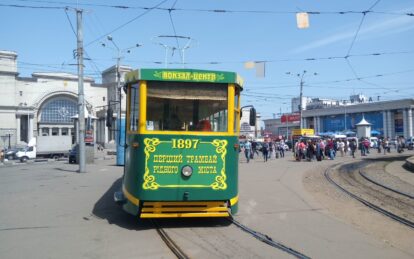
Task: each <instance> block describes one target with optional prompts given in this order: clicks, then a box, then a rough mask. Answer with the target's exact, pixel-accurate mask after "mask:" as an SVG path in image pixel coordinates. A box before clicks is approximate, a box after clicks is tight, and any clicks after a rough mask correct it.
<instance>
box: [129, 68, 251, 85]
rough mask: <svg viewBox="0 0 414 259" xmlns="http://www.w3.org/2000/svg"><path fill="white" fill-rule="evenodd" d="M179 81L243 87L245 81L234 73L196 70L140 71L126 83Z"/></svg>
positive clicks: (132, 75) (130, 76)
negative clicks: (135, 81) (137, 81)
mask: <svg viewBox="0 0 414 259" xmlns="http://www.w3.org/2000/svg"><path fill="white" fill-rule="evenodd" d="M132 80H149V81H178V82H196V83H228V84H231V83H235V84H238V85H240V86H242V85H243V79H242V78H241V77H240V76H239V75H238V74H237V73H234V72H225V71H213V70H196V69H140V70H135V71H133V72H131V73H129V74H127V76H126V81H132Z"/></svg>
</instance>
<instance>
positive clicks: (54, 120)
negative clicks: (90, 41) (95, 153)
mask: <svg viewBox="0 0 414 259" xmlns="http://www.w3.org/2000/svg"><path fill="white" fill-rule="evenodd" d="M17 63H18V62H17V53H15V52H12V51H0V88H1V93H2V95H1V96H0V136H1V139H0V148H4V147H6V148H7V147H9V146H12V147H14V146H24V145H25V144H27V143H28V141H29V140H30V139H31V138H32V137H35V136H38V135H55V136H60V135H71V136H73V142H75V139H76V132H74V131H75V123H74V119H73V117H76V115H77V113H78V77H77V75H73V74H69V73H56V72H53V73H33V74H32V77H19V73H18V66H17ZM114 70H115V71H116V67H115V68H114V67H112V68H109V69H107V70H105V71H104V72H103V74H102V77H103V83H102V84H97V83H95V82H94V80H93V79H92V78H88V77H85V78H84V94H85V106H86V111H85V117H88V116H89V117H90V118H92V117H93V118H97V120H96V121H94V122H93V123H92V124H91V125H90V127H91V129H92V130H93V135H94V138H95V142H97V143H100V144H105V143H108V142H110V141H111V140H112V139H113V136H112V135H111V133H110V130H109V131H108V129H107V127H106V126H105V124H106V122H105V119H106V110H107V108H108V105H109V104H111V105H112V101H113V100H118V99H115V97H114V92H117V85H118V83H117V78H116V76H114V75H116V73H115V74H114V72H113V71H114ZM120 70H121V74H122V73H125V71H130V70H131V69H130V68H128V67H121V69H120ZM122 99H125V98H123V97H122V96H121V100H122ZM122 107H125V105H122ZM122 113H124V111H123V112H122ZM114 116H115V118H116V116H118V115H117V114H116V113H115V114H114ZM90 121H92V120H90Z"/></svg>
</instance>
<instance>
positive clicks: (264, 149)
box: [262, 141, 269, 162]
mask: <svg viewBox="0 0 414 259" xmlns="http://www.w3.org/2000/svg"><path fill="white" fill-rule="evenodd" d="M262 153H263V159H264V161H265V162H267V159H268V158H269V143H267V141H265V142H263V147H262Z"/></svg>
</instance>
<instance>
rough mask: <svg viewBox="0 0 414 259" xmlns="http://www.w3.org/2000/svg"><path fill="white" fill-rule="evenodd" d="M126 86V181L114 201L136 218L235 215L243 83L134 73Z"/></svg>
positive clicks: (216, 76) (181, 73)
mask: <svg viewBox="0 0 414 259" xmlns="http://www.w3.org/2000/svg"><path fill="white" fill-rule="evenodd" d="M125 80H126V83H125V86H124V90H125V91H126V92H127V115H126V126H125V129H126V140H125V142H126V144H125V173H124V177H123V184H122V192H118V193H116V194H115V200H116V201H117V202H119V203H122V206H123V209H124V210H125V211H127V212H128V213H131V214H133V215H137V216H138V217H140V218H172V217H227V216H229V215H230V214H234V213H236V212H237V207H238V156H239V146H238V135H239V134H238V132H239V125H240V123H239V121H240V92H241V90H242V79H241V78H240V77H239V76H238V75H237V74H236V73H233V72H219V71H207V70H193V69H139V70H135V71H133V72H130V73H128V74H127V75H126V77H125Z"/></svg>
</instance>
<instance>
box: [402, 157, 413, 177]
mask: <svg viewBox="0 0 414 259" xmlns="http://www.w3.org/2000/svg"><path fill="white" fill-rule="evenodd" d="M403 167H404V168H405V169H407V170H409V171H411V172H413V173H414V156H412V157H409V158H407V159H406V160H405V164H404V165H403Z"/></svg>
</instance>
